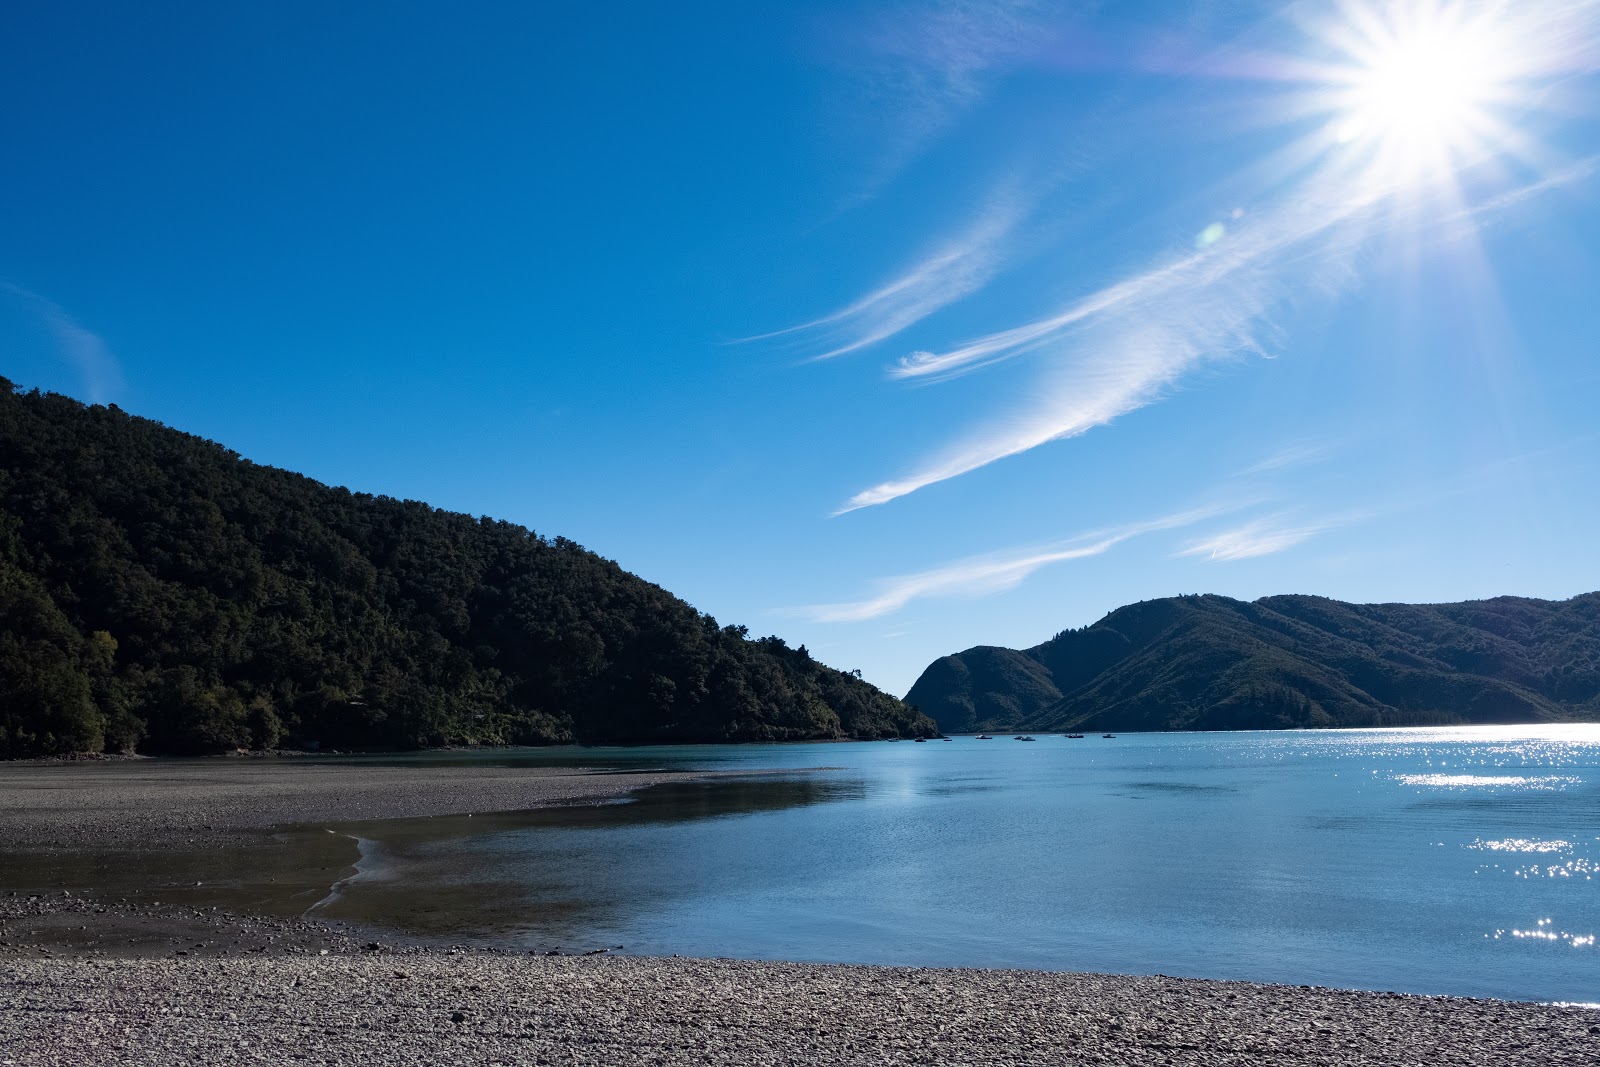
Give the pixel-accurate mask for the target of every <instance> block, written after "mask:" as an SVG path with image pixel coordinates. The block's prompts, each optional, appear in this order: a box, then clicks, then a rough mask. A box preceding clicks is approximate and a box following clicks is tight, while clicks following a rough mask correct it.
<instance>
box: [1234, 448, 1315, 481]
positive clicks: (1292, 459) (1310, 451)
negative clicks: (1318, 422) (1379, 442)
mask: <svg viewBox="0 0 1600 1067" xmlns="http://www.w3.org/2000/svg"><path fill="white" fill-rule="evenodd" d="M1338 449H1339V446H1338V445H1337V444H1335V443H1334V442H1331V441H1295V442H1292V443H1290V444H1287V445H1284V446H1283V447H1282V448H1279V449H1278V450H1277V451H1276V452H1273V453H1271V454H1270V455H1267V456H1263V457H1262V458H1261V459H1258V460H1257V461H1256V462H1254V463H1252V464H1250V465H1249V466H1248V467H1246V468H1244V469H1243V470H1241V471H1240V472H1239V474H1240V475H1241V476H1249V475H1252V474H1273V473H1276V472H1277V471H1283V470H1291V469H1293V468H1295V467H1304V466H1307V465H1309V464H1312V463H1320V462H1321V461H1322V460H1325V459H1327V458H1328V457H1329V456H1331V455H1333V454H1334V453H1335V452H1336V451H1338Z"/></svg>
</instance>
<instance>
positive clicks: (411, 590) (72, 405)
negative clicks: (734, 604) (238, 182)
mask: <svg viewBox="0 0 1600 1067" xmlns="http://www.w3.org/2000/svg"><path fill="white" fill-rule="evenodd" d="M934 732H935V728H934V725H933V723H932V722H931V721H930V720H929V719H927V718H926V717H925V716H922V715H919V714H917V713H916V711H914V710H913V709H912V708H910V707H908V706H907V705H905V704H903V703H902V702H901V701H899V700H897V699H895V698H894V697H892V696H889V695H888V694H886V693H883V692H881V691H879V690H878V689H876V688H874V687H873V686H871V685H869V684H867V683H866V682H863V681H861V680H860V679H859V678H858V677H855V676H853V675H851V674H847V673H845V672H842V671H838V670H834V669H832V668H829V667H827V666H825V665H823V664H821V663H818V662H817V661H816V660H814V659H813V658H812V657H811V656H810V655H809V653H808V652H807V651H806V649H805V648H804V647H803V646H802V647H799V648H791V647H789V646H788V645H787V644H785V642H784V641H783V640H781V639H780V638H777V637H767V638H761V639H759V640H751V639H750V638H749V636H748V634H747V631H746V630H745V628H744V627H734V626H719V625H718V624H717V622H716V620H715V619H713V618H711V617H710V616H709V615H704V614H701V613H700V612H698V611H696V610H695V609H694V608H692V607H691V606H689V605H688V604H686V603H684V602H683V601H682V600H679V599H678V598H677V597H674V596H672V595H671V594H670V593H668V592H666V591H665V590H663V589H661V588H660V587H658V586H655V585H652V584H650V583H649V582H646V581H644V580H642V579H640V578H638V577H636V576H634V575H632V574H629V573H628V572H627V571H624V570H623V569H622V568H621V567H619V566H617V565H616V564H615V563H612V562H610V561H609V560H605V559H602V558H600V557H599V556H597V555H595V554H594V553H592V552H589V551H586V550H585V549H583V548H582V547H580V546H579V545H577V544H574V543H573V542H571V541H568V540H566V539H564V538H560V537H557V538H554V539H548V538H545V537H543V536H540V535H538V534H535V533H533V532H531V531H529V530H526V529H524V528H523V527H521V526H516V525H513V524H511V523H507V522H497V521H495V520H492V519H489V518H481V519H480V518H473V517H471V516H468V515H459V514H452V513H449V512H444V511H439V510H436V509H434V508H431V507H429V506H428V505H426V504H421V503H417V502H415V501H401V500H395V499H392V498H388V497H374V496H368V495H365V494H361V493H351V492H348V491H346V490H344V489H337V488H331V487H329V486H325V485H322V484H319V483H318V482H315V481H312V480H311V479H309V478H305V477H301V476H300V475H297V474H292V473H289V472H286V471H281V470H276V469H273V468H270V467H263V466H259V465H257V464H254V463H251V462H249V461H248V460H244V459H241V458H240V457H239V456H238V455H236V454H235V453H233V452H230V451H228V450H227V449H225V448H223V447H222V446H220V445H217V444H214V443H212V442H209V441H205V440H202V439H200V438H197V437H193V436H191V435H188V434H184V433H180V432H177V431H175V430H171V429H168V428H166V427H164V426H162V425H160V424H158V423H155V422H151V421H149V420H146V419H141V418H136V417H133V416H130V415H128V414H126V413H124V412H122V411H120V410H118V409H117V408H116V407H115V406H112V407H99V406H85V405H83V404H80V403H78V402H77V401H75V400H72V399H70V398H68V397H64V396H58V395H54V394H41V393H39V392H37V391H34V392H28V393H22V392H19V391H17V390H16V388H15V387H14V386H13V385H12V383H11V382H9V381H6V380H5V379H3V378H0V757H19V756H32V755H52V754H60V753H66V752H75V751H101V750H104V751H127V750H134V749H137V750H139V751H142V752H150V753H204V752H219V751H227V750H232V749H238V748H258V749H260V748H272V747H278V746H296V747H301V746H304V747H321V748H324V749H328V748H339V749H398V748H418V747H428V746H440V745H449V744H474V743H477V744H499V743H517V744H543V743H555V742H565V741H573V740H578V741H585V742H667V741H685V742H687V741H783V740H802V739H816V738H875V737H887V736H925V735H931V734H932V733H934Z"/></svg>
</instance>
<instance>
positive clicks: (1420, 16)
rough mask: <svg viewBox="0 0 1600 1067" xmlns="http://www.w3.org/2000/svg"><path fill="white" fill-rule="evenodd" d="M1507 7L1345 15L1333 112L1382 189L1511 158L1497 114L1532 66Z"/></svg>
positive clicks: (1419, 2)
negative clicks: (1504, 154) (1478, 160)
mask: <svg viewBox="0 0 1600 1067" xmlns="http://www.w3.org/2000/svg"><path fill="white" fill-rule="evenodd" d="M1506 12H1507V8H1506V7H1505V6H1504V5H1501V4H1490V3H1478V4H1468V3H1450V2H1446V0H1409V2H1399V3H1394V4H1389V5H1385V6H1384V7H1382V8H1373V7H1370V6H1360V7H1357V6H1354V5H1352V6H1349V7H1347V8H1346V17H1345V22H1344V23H1343V25H1341V26H1340V27H1338V29H1337V30H1336V31H1335V32H1334V34H1333V35H1332V36H1333V40H1332V43H1333V44H1334V45H1335V46H1336V47H1337V48H1338V49H1339V50H1340V51H1341V52H1343V53H1344V62H1342V63H1341V64H1340V66H1339V68H1338V71H1337V74H1336V76H1335V78H1334V79H1333V80H1334V82H1335V89H1334V92H1333V96H1332V99H1331V100H1330V101H1329V103H1330V104H1331V106H1332V110H1333V112H1334V116H1335V118H1334V125H1333V129H1334V132H1335V134H1336V136H1337V138H1338V139H1339V140H1340V141H1342V142H1346V143H1350V144H1352V145H1358V146H1362V147H1364V148H1366V149H1367V150H1368V153H1369V157H1370V163H1371V166H1372V171H1373V174H1372V176H1373V177H1375V178H1378V179H1381V180H1382V181H1383V182H1384V183H1385V184H1399V185H1406V184H1415V183H1418V182H1423V181H1429V180H1436V179H1439V178H1442V177H1448V176H1449V175H1450V174H1452V173H1454V171H1455V170H1456V169H1457V168H1458V167H1460V166H1461V165H1462V164H1463V163H1464V162H1465V161H1467V160H1469V159H1472V158H1474V157H1480V156H1483V155H1485V154H1493V153H1497V152H1501V151H1504V150H1506V149H1507V147H1508V146H1509V141H1510V140H1511V139H1512V131H1511V130H1510V129H1509V128H1508V127H1507V126H1506V124H1505V122H1504V121H1503V119H1502V116H1501V114H1500V111H1501V109H1502V108H1503V107H1504V106H1506V105H1507V104H1509V103H1511V102H1512V101H1513V100H1514V97H1515V90H1516V88H1517V84H1518V81H1519V79H1520V78H1521V77H1523V76H1524V75H1526V73H1527V72H1528V69H1529V65H1530V59H1531V57H1530V56H1529V55H1527V54H1525V49H1524V47H1523V46H1522V45H1520V44H1519V43H1518V42H1519V38H1520V36H1521V35H1520V34H1519V33H1517V32H1516V30H1517V27H1516V26H1515V25H1514V20H1513V19H1512V18H1511V17H1509V16H1508V15H1507V13H1506Z"/></svg>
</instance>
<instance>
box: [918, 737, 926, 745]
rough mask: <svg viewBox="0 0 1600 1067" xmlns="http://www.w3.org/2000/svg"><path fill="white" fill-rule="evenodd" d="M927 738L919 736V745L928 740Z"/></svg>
mask: <svg viewBox="0 0 1600 1067" xmlns="http://www.w3.org/2000/svg"><path fill="white" fill-rule="evenodd" d="M926 740H927V738H926V737H919V738H917V744H919V745H920V744H922V743H923V742H924V741H926Z"/></svg>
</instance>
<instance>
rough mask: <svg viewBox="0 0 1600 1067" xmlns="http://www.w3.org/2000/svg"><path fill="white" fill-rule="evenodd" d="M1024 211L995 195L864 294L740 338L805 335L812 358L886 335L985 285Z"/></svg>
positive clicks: (1017, 201) (827, 356)
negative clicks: (956, 229) (958, 228)
mask: <svg viewBox="0 0 1600 1067" xmlns="http://www.w3.org/2000/svg"><path fill="white" fill-rule="evenodd" d="M1025 214H1026V210H1025V208H1024V206H1023V205H1022V203H1021V201H1020V199H1019V198H1018V197H1015V196H1009V195H1006V196H997V197H996V198H994V200H993V201H992V203H991V204H990V206H989V207H988V209H987V210H985V211H984V212H983V213H982V214H981V215H980V216H979V217H978V218H977V219H976V220H975V221H974V222H973V223H972V224H971V225H970V226H968V227H967V228H966V229H965V230H964V231H962V232H961V233H959V234H957V235H956V236H954V237H952V238H950V239H949V240H947V241H944V242H942V243H941V244H939V245H938V246H936V247H935V248H934V249H933V250H932V251H931V252H929V253H928V254H927V255H926V256H924V257H923V258H922V259H920V260H919V261H917V262H916V263H915V264H913V265H912V266H911V267H909V268H908V269H907V270H905V271H904V272H903V273H901V274H900V275H899V276H898V277H895V278H893V279H891V280H890V281H888V282H885V283H884V284H883V285H881V286H879V287H878V288H876V289H874V290H873V291H871V292H869V293H867V294H866V295H865V296H862V297H861V298H859V299H857V300H855V301H853V302H852V303H850V304H848V305H846V306H844V307H842V308H840V309H838V310H837V311H834V312H830V313H829V314H827V315H824V316H822V317H821V318H818V319H813V320H811V321H810V322H805V323H801V324H800V325H798V326H791V327H789V328H787V329H783V330H776V331H774V332H772V333H765V334H759V335H757V336H755V337H745V338H741V339H740V343H743V342H748V341H765V340H769V339H771V338H774V337H783V336H786V335H795V334H809V335H812V336H815V337H816V338H818V339H819V341H820V343H821V347H822V348H823V351H821V352H819V353H817V354H816V355H815V356H813V357H812V358H813V359H832V358H834V357H835V356H842V355H845V354H847V353H850V352H855V351H857V350H859V349H862V348H866V347H868V346H870V345H874V344H877V343H878V342H879V341H884V340H887V339H888V338H890V337H893V336H894V335H895V334H897V333H899V332H901V331H902V330H904V329H906V328H908V327H910V326H914V325H915V324H917V323H918V322H921V321H922V320H923V319H925V318H927V317H928V316H929V315H932V314H933V313H934V312H936V311H938V310H939V309H941V308H943V307H945V306H947V305H949V304H952V303H954V302H956V301H957V300H960V299H961V298H962V297H964V296H968V295H970V294H972V293H974V292H977V291H978V290H979V289H981V288H983V287H984V286H985V285H987V284H988V283H989V281H990V280H991V279H992V278H993V277H994V276H995V274H996V272H998V271H999V269H1000V267H1001V264H1002V262H1003V255H1002V252H1003V246H1004V243H1005V241H1006V239H1007V238H1008V237H1009V236H1010V235H1011V233H1012V231H1013V230H1015V228H1016V226H1017V223H1018V222H1020V221H1021V219H1022V217H1023V216H1024V215H1025Z"/></svg>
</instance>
